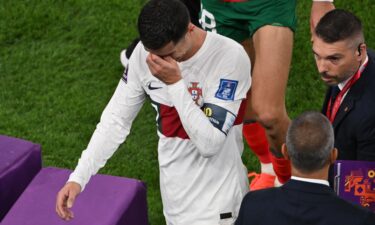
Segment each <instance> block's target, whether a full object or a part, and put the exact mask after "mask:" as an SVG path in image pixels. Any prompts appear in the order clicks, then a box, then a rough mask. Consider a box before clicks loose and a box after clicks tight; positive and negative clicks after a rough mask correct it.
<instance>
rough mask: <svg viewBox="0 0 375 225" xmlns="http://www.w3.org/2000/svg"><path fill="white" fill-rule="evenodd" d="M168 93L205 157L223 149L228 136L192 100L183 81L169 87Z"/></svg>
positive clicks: (186, 128)
mask: <svg viewBox="0 0 375 225" xmlns="http://www.w3.org/2000/svg"><path fill="white" fill-rule="evenodd" d="M168 93H169V95H170V96H171V100H172V102H173V104H174V106H175V108H176V110H177V112H178V114H179V116H180V119H181V122H182V125H183V127H184V129H185V131H186V133H187V134H188V136H189V138H190V140H191V141H192V142H193V143H194V144H195V145H196V147H197V149H198V151H199V153H200V154H201V155H202V156H203V157H211V156H213V155H215V154H217V153H218V151H219V150H220V149H221V148H222V145H223V143H224V141H225V138H226V135H225V134H224V133H223V132H222V131H221V130H219V129H218V128H216V127H215V126H214V125H213V124H212V123H211V122H210V121H209V119H208V118H207V116H206V115H205V114H204V112H203V111H202V110H201V109H200V108H199V107H198V106H197V105H196V104H195V102H194V101H193V100H192V99H191V95H190V94H189V92H188V91H187V88H186V86H185V84H184V81H183V80H180V81H179V82H177V83H175V84H173V85H168Z"/></svg>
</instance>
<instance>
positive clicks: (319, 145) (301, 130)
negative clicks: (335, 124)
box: [286, 111, 334, 173]
mask: <svg viewBox="0 0 375 225" xmlns="http://www.w3.org/2000/svg"><path fill="white" fill-rule="evenodd" d="M333 144H334V134H333V128H332V125H331V123H330V122H329V121H328V119H327V117H325V116H324V115H323V114H321V113H318V112H312V111H310V112H305V113H303V114H301V115H300V116H298V117H297V118H295V119H294V120H293V121H292V123H291V125H290V126H289V128H288V132H287V136H286V146H287V149H288V154H289V157H290V160H291V162H292V165H293V166H294V167H295V168H296V169H298V170H299V171H301V172H305V173H306V172H307V173H309V172H314V171H317V170H319V169H322V168H323V167H324V165H325V164H326V163H327V160H328V159H329V156H330V154H331V151H332V149H333Z"/></svg>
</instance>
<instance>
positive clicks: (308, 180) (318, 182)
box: [291, 176, 329, 186]
mask: <svg viewBox="0 0 375 225" xmlns="http://www.w3.org/2000/svg"><path fill="white" fill-rule="evenodd" d="M291 179H293V180H299V181H304V182H309V183H315V184H323V185H327V186H329V183H328V181H327V180H321V179H312V178H303V177H296V176H292V177H291Z"/></svg>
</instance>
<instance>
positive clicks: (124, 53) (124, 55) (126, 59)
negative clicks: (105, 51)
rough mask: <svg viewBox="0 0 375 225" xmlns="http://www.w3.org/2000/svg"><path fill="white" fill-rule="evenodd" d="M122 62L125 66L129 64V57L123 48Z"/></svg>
mask: <svg viewBox="0 0 375 225" xmlns="http://www.w3.org/2000/svg"><path fill="white" fill-rule="evenodd" d="M120 62H121V64H122V66H123V67H124V68H126V67H127V66H128V62H129V59H128V58H126V49H124V50H122V51H121V53H120Z"/></svg>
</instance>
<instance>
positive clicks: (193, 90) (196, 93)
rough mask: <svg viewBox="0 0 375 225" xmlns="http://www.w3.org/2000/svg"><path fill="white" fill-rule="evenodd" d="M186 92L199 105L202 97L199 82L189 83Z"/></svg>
mask: <svg viewBox="0 0 375 225" xmlns="http://www.w3.org/2000/svg"><path fill="white" fill-rule="evenodd" d="M188 91H189V92H190V94H191V97H192V99H193V101H195V103H196V104H197V105H200V103H201V97H202V88H201V87H199V82H190V86H189V88H188Z"/></svg>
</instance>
